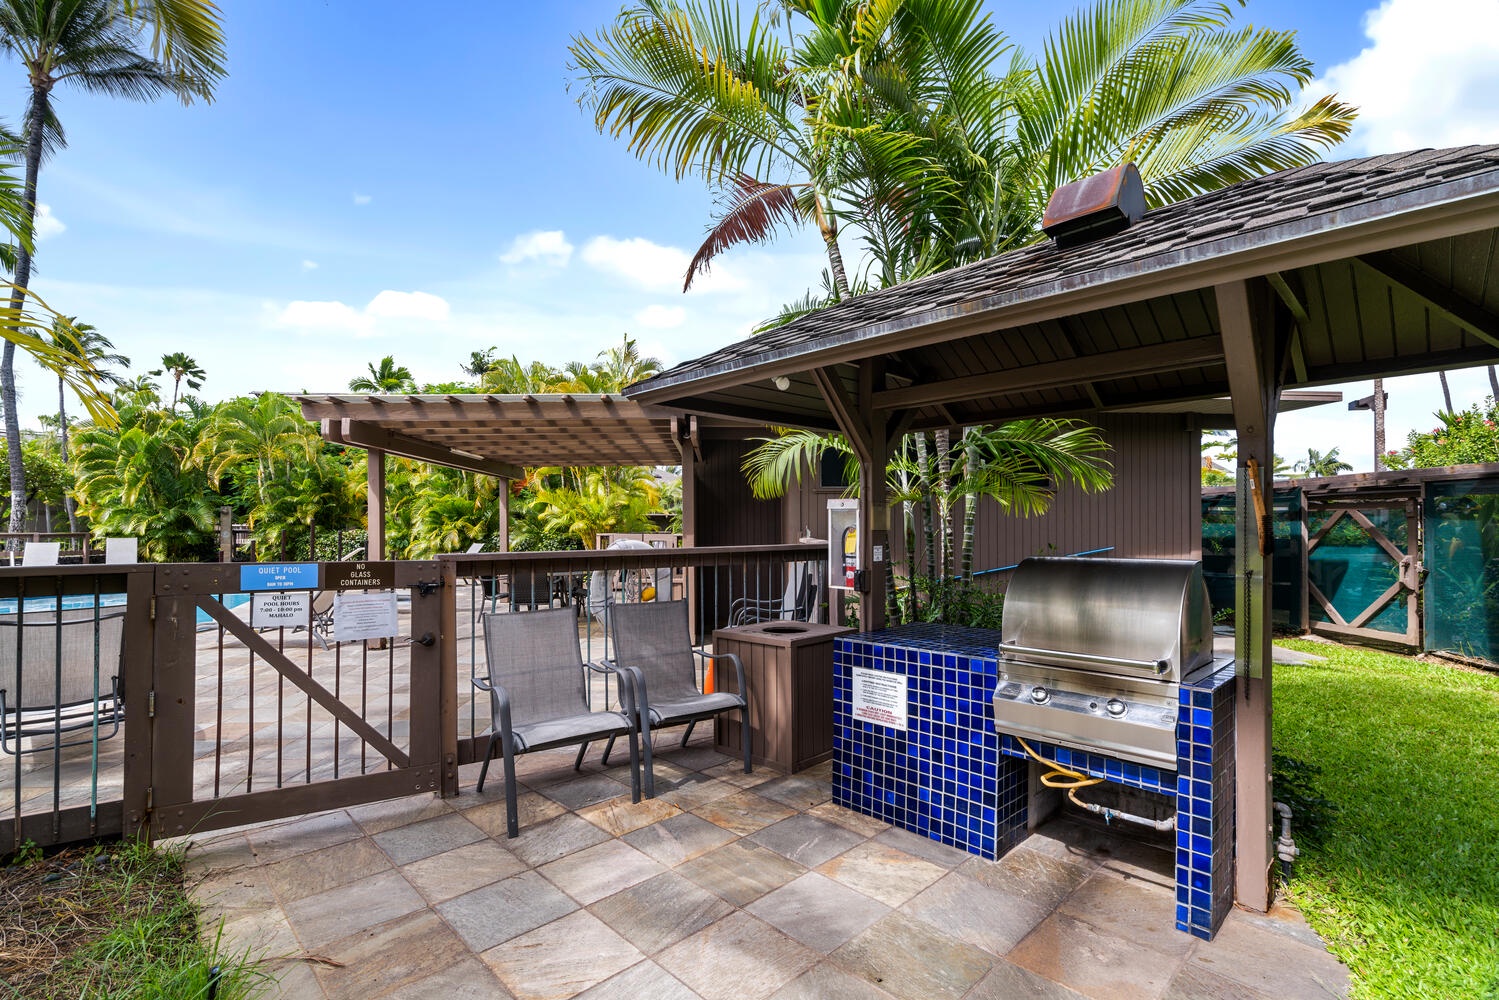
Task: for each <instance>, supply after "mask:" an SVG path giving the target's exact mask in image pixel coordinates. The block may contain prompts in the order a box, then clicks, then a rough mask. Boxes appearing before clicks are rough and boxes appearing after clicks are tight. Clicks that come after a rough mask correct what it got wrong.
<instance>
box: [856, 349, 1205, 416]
mask: <svg viewBox="0 0 1499 1000" xmlns="http://www.w3.org/2000/svg"><path fill="white" fill-rule="evenodd" d="M1222 360H1223V344H1222V343H1221V342H1220V341H1219V340H1218V338H1216V337H1194V338H1192V339H1190V340H1173V341H1168V342H1166V343H1164V344H1149V345H1147V346H1145V347H1131V348H1128V349H1126V350H1123V351H1110V352H1108V353H1106V354H1093V355H1089V356H1088V357H1085V358H1066V359H1063V360H1061V361H1048V362H1046V363H1044V364H1039V365H1026V366H1024V367H1021V368H1011V369H1007V370H1005V371H1000V372H988V373H985V374H983V375H967V376H964V377H962V378H953V379H947V380H946V381H943V382H928V383H923V384H920V385H911V386H906V387H905V388H902V389H886V390H884V391H880V392H876V393H875V394H874V407H875V409H877V410H897V409H904V408H906V407H911V406H932V405H934V404H937V403H955V402H958V401H960V400H965V399H980V398H983V397H985V396H1003V395H1005V394H1006V393H1011V392H1021V391H1028V390H1033V389H1054V388H1058V387H1060V386H1070V385H1077V384H1078V383H1080V382H1092V381H1106V380H1109V379H1117V378H1131V377H1133V376H1136V375H1154V374H1157V373H1159V372H1167V371H1177V370H1180V369H1183V368H1197V367H1201V366H1203V365H1209V364H1215V363H1218V362H1221V361H1222ZM840 423H841V421H840Z"/></svg>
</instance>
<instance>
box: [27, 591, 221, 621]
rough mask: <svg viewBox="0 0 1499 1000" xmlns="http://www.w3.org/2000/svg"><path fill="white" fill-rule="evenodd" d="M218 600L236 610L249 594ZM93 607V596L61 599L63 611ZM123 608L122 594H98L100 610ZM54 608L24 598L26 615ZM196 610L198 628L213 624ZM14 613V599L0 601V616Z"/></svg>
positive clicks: (49, 601)
mask: <svg viewBox="0 0 1499 1000" xmlns="http://www.w3.org/2000/svg"><path fill="white" fill-rule="evenodd" d="M220 600H221V601H222V602H223V604H224V607H226V608H237V607H240V606H242V605H244V604H248V603H249V601H250V595H249V594H224V595H222V597H220ZM93 606H94V595H93V594H69V595H67V596H66V597H64V598H63V599H62V608H63V610H64V611H75V610H79V609H82V608H91V607H93ZM124 606H125V595H124V594H100V595H99V607H100V608H101V609H102V608H123V607H124ZM56 608H57V598H55V597H28V598H26V611H27V613H30V612H33V611H52V610H54V609H56ZM197 610H198V627H199V628H203V627H205V626H208V625H212V624H213V618H211V617H210V616H209V614H208V612H206V611H204V610H203V609H202V608H199V609H197ZM15 613H16V602H15V600H14V599H11V600H8V601H0V615H13V614H15Z"/></svg>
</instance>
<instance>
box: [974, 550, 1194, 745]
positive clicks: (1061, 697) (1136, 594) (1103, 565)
mask: <svg viewBox="0 0 1499 1000" xmlns="http://www.w3.org/2000/svg"><path fill="white" fill-rule="evenodd" d="M1212 625H1213V623H1212V612H1211V609H1210V607H1209V605H1208V593H1207V587H1206V585H1205V584H1204V582H1203V578H1202V564H1201V563H1199V562H1192V561H1187V560H1173V559H1058V558H1036V559H1027V560H1025V561H1024V562H1022V563H1021V564H1020V566H1019V568H1018V569H1016V570H1015V575H1014V577H1013V578H1012V579H1011V581H1010V586H1009V589H1008V590H1007V591H1006V593H1005V608H1004V630H1003V632H1002V633H1001V635H1002V641H1001V642H1000V646H999V683H998V685H997V687H996V688H995V691H994V728H995V729H996V730H997V731H998V732H1001V733H1011V734H1013V735H1017V736H1022V737H1032V738H1034V739H1038V740H1043V741H1046V742H1049V743H1056V744H1060V745H1062V746H1067V747H1073V748H1076V749H1081V750H1089V751H1093V752H1096V753H1101V754H1106V755H1109V756H1113V757H1119V758H1121V759H1124V760H1129V761H1136V762H1139V763H1143V764H1150V765H1153V766H1155V767H1161V768H1166V769H1168V770H1173V771H1174V770H1176V715H1177V702H1178V697H1179V693H1180V690H1181V682H1182V678H1183V677H1184V676H1186V675H1187V674H1188V673H1190V672H1191V671H1193V670H1195V669H1197V668H1198V667H1199V666H1202V665H1203V664H1205V663H1208V662H1210V661H1211V660H1212V659H1213V627H1212Z"/></svg>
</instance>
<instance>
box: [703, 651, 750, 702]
mask: <svg viewBox="0 0 1499 1000" xmlns="http://www.w3.org/2000/svg"><path fill="white" fill-rule="evenodd" d="M693 652H695V653H697V654H698V655H699V656H701V657H702V658H703V659H705V660H728V661H729V662H730V663H732V664H734V671H735V673H737V674H738V675H739V697H741V698H743V699H745V702H746V704H747V703H748V702H749V688H748V687H747V686H746V685H745V681H744V664H743V663H740V662H739V657H738V655H737V654H735V653H705V652H703V651H702V650H700V649H695V650H693Z"/></svg>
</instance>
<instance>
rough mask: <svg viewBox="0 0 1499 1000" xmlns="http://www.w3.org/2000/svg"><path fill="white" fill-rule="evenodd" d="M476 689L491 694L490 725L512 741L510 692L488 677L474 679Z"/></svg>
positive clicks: (507, 740)
mask: <svg viewBox="0 0 1499 1000" xmlns="http://www.w3.org/2000/svg"><path fill="white" fill-rule="evenodd" d="M473 682H474V687H476V688H478V689H479V690H480V691H488V692H489V699H490V702H489V724H490V726H491V727H493V728H494V730H495V732H497V733H499V734H500V735H501V736H503V737H504V738H505V741H506V744H507V745H508V744H509V741H510V692H509V691H506V690H505V686H504V685H503V684H495V683H494V682H492V681H491V680H490V679H489V678H488V677H475V678H473Z"/></svg>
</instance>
